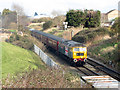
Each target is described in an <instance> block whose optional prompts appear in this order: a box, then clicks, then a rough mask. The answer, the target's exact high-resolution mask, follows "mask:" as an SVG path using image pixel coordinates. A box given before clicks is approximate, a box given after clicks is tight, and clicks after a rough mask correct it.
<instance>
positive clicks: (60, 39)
mask: <svg viewBox="0 0 120 90" xmlns="http://www.w3.org/2000/svg"><path fill="white" fill-rule="evenodd" d="M32 32H37V33H39V34H42V35H44V36H47V37H49V38H51V39H54V40H57V41H60V42H64V41H66V39H63V38H60V37H57V36H54V35H52V34H48V33H44V32H42V31H38V30H33V31H32Z"/></svg>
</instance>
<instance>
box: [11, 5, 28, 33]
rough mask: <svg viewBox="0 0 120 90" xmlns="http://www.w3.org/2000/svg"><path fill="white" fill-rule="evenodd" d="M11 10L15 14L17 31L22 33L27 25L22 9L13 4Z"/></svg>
mask: <svg viewBox="0 0 120 90" xmlns="http://www.w3.org/2000/svg"><path fill="white" fill-rule="evenodd" d="M12 9H13V10H14V11H16V12H17V29H18V30H19V31H24V30H23V29H24V27H25V26H26V25H27V23H28V18H27V16H26V15H25V13H24V9H23V7H21V6H20V5H18V4H13V5H12Z"/></svg>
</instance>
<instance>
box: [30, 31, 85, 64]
mask: <svg viewBox="0 0 120 90" xmlns="http://www.w3.org/2000/svg"><path fill="white" fill-rule="evenodd" d="M31 35H32V36H34V37H36V38H37V39H39V40H40V41H41V42H42V43H44V44H45V45H47V46H48V47H51V48H52V49H54V50H55V51H57V52H59V53H61V54H63V55H65V56H66V57H68V60H69V61H70V62H71V63H72V64H75V65H84V64H85V62H86V60H87V47H86V46H85V45H84V44H82V43H78V42H75V41H72V40H66V39H63V38H60V37H57V36H54V35H51V34H48V33H44V32H42V31H38V30H33V31H31Z"/></svg>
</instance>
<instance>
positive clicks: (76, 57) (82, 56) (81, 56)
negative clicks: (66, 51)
mask: <svg viewBox="0 0 120 90" xmlns="http://www.w3.org/2000/svg"><path fill="white" fill-rule="evenodd" d="M72 52H73V61H74V62H75V63H80V64H81V63H85V61H86V60H87V48H86V47H73V48H72Z"/></svg>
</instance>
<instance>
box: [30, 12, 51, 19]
mask: <svg viewBox="0 0 120 90" xmlns="http://www.w3.org/2000/svg"><path fill="white" fill-rule="evenodd" d="M43 17H50V16H48V15H46V14H38V13H37V12H35V14H34V16H30V17H29V18H31V19H39V18H43Z"/></svg>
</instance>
